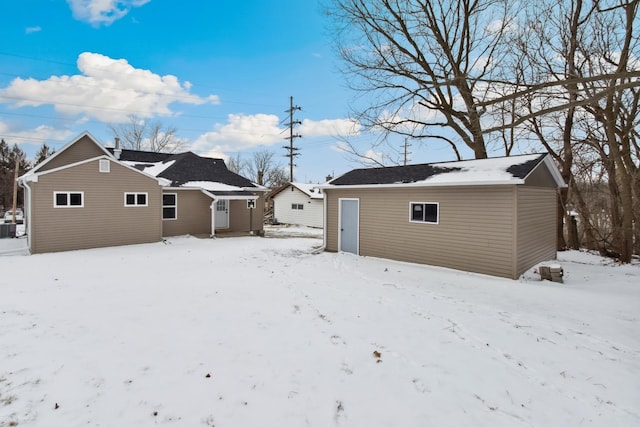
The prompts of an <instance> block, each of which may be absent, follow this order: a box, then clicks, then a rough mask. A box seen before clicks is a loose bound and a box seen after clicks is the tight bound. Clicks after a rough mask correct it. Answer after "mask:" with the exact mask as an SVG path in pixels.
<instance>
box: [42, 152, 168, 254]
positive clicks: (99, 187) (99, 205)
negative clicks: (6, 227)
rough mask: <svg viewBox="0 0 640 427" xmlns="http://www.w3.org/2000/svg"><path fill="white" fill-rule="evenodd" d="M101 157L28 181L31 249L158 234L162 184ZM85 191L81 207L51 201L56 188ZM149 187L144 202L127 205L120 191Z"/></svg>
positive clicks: (148, 237)
mask: <svg viewBox="0 0 640 427" xmlns="http://www.w3.org/2000/svg"><path fill="white" fill-rule="evenodd" d="M98 168H99V160H95V161H92V162H88V163H84V164H80V165H76V166H72V167H70V168H68V169H63V170H59V171H56V172H53V173H50V174H44V175H41V176H40V177H39V178H38V182H32V183H30V184H29V185H30V187H31V188H32V208H31V218H30V219H29V224H30V227H32V230H31V242H30V246H31V251H32V253H43V252H58V251H66V250H74V249H86V248H94V247H106V246H117V245H127V244H137V243H148V242H157V241H159V240H160V239H161V232H162V229H161V219H160V209H161V208H160V203H161V197H160V195H161V191H162V189H161V187H160V185H159V184H158V182H157V181H156V180H155V179H152V178H149V177H147V176H144V175H142V174H140V173H138V172H135V171H132V170H130V169H128V168H126V167H124V166H122V165H119V164H117V163H115V162H111V171H110V172H109V173H100V172H99V171H98ZM57 191H64V192H69V191H70V192H83V193H84V199H83V203H84V207H77V208H76V207H65V208H62V207H58V208H56V207H54V196H53V195H54V192H57ZM125 192H137V193H147V194H148V198H147V203H148V206H138V207H125V206H124V193H125Z"/></svg>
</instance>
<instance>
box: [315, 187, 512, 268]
mask: <svg viewBox="0 0 640 427" xmlns="http://www.w3.org/2000/svg"><path fill="white" fill-rule="evenodd" d="M325 197H328V198H329V201H328V209H327V242H326V247H327V250H330V251H335V250H337V249H338V204H339V202H338V198H358V199H360V242H359V243H360V255H365V256H375V257H382V258H391V259H396V260H402V261H409V262H416V263H423V264H430V265H437V266H442V267H449V268H456V269H460V270H466V271H474V272H478V273H484V274H492V275H497V276H502V277H512V275H513V274H512V272H513V264H514V263H513V257H512V251H513V246H514V245H513V236H514V212H513V208H514V203H513V197H514V189H513V186H500V187H488V186H479V187H446V188H417V189H416V188H413V189H412V188H387V189H359V190H336V189H329V190H326V192H325ZM410 202H437V203H439V224H429V223H413V222H410V221H409V206H410Z"/></svg>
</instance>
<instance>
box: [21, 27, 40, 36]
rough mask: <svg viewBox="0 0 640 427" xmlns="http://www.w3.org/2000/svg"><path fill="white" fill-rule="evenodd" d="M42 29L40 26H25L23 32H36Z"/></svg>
mask: <svg viewBox="0 0 640 427" xmlns="http://www.w3.org/2000/svg"><path fill="white" fill-rule="evenodd" d="M40 31H42V27H27V28H25V29H24V32H25V34H32V33H38V32H40Z"/></svg>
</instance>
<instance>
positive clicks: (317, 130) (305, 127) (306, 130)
mask: <svg viewBox="0 0 640 427" xmlns="http://www.w3.org/2000/svg"><path fill="white" fill-rule="evenodd" d="M298 130H299V133H300V134H302V135H303V136H305V137H314V136H336V135H342V136H353V135H358V134H359V133H360V123H358V122H357V121H355V120H353V119H332V120H328V119H327V120H318V121H315V120H309V119H304V120H303V121H302V124H301V125H300V128H299V129H298Z"/></svg>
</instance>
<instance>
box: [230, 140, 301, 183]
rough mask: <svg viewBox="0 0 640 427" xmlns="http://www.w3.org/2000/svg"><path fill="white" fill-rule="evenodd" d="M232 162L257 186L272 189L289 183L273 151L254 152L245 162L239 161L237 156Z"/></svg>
mask: <svg viewBox="0 0 640 427" xmlns="http://www.w3.org/2000/svg"><path fill="white" fill-rule="evenodd" d="M234 162H235V163H236V164H239V165H241V166H243V168H241V169H240V170H242V171H244V172H245V174H246V176H247V178H249V179H251V180H252V181H253V182H255V183H257V184H259V185H264V186H265V187H269V188H274V187H279V186H281V185H284V184H286V183H287V182H289V178H288V174H287V173H286V171H285V169H284V167H283V166H282V165H281V164H279V163H278V162H277V161H276V155H275V154H274V153H273V151H269V150H266V149H264V150H261V151H256V152H254V153H253V155H252V156H251V158H250V159H249V160H247V161H243V160H241V158H240V155H239V154H238V155H236V160H234Z"/></svg>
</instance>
